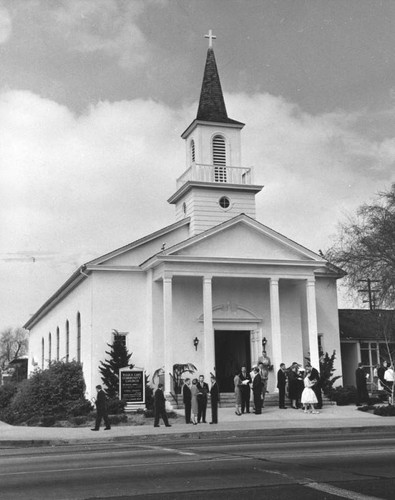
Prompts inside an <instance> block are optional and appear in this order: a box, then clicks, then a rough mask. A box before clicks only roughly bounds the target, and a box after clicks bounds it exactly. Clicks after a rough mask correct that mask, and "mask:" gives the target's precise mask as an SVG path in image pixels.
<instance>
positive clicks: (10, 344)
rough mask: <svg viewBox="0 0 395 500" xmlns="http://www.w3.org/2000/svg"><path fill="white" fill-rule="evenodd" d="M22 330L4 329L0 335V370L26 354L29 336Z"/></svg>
mask: <svg viewBox="0 0 395 500" xmlns="http://www.w3.org/2000/svg"><path fill="white" fill-rule="evenodd" d="M28 335H29V334H28V332H27V330H25V329H24V328H6V329H5V330H3V331H2V332H1V334H0V370H4V369H5V368H7V366H8V364H9V363H10V362H11V361H13V360H14V359H17V358H19V357H20V356H24V355H25V354H27V352H28V346H29V336H28Z"/></svg>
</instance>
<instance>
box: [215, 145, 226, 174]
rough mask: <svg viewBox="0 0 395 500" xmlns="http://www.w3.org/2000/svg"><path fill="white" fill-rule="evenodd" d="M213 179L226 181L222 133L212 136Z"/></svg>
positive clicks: (224, 149) (224, 147)
mask: <svg viewBox="0 0 395 500" xmlns="http://www.w3.org/2000/svg"><path fill="white" fill-rule="evenodd" d="M213 165H215V166H216V167H215V168H214V181H215V182H226V168H225V167H226V143H225V138H224V137H223V136H222V135H215V136H214V137H213Z"/></svg>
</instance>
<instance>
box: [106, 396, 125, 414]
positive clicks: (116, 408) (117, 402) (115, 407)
mask: <svg viewBox="0 0 395 500" xmlns="http://www.w3.org/2000/svg"><path fill="white" fill-rule="evenodd" d="M125 406H126V401H124V400H123V399H119V398H116V397H115V398H110V399H108V400H107V412H108V413H109V414H111V415H119V414H120V413H124V411H125Z"/></svg>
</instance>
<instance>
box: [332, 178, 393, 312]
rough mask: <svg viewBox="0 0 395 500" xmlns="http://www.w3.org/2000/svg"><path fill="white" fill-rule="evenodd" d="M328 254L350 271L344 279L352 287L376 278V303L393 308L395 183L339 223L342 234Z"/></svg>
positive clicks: (333, 261) (355, 287)
mask: <svg viewBox="0 0 395 500" xmlns="http://www.w3.org/2000/svg"><path fill="white" fill-rule="evenodd" d="M325 257H326V258H327V259H328V260H329V262H331V263H332V264H335V265H336V266H339V267H341V268H342V269H343V270H344V271H346V272H347V276H346V277H345V281H346V283H347V285H348V286H349V287H350V288H351V289H353V290H357V289H358V288H360V287H361V281H362V280H365V281H366V279H367V278H369V279H371V280H374V282H375V285H376V286H375V288H376V289H377V291H376V292H375V302H376V304H377V305H378V306H380V307H382V308H388V309H393V308H394V304H395V184H393V185H392V186H391V189H389V190H388V191H385V192H381V193H379V194H378V196H377V197H376V199H375V200H374V201H373V202H372V203H370V204H364V205H362V206H361V207H360V208H359V209H358V211H357V214H356V216H355V217H353V218H351V217H350V218H349V219H348V220H347V221H346V222H345V223H343V224H342V225H341V226H340V234H339V237H338V239H337V241H336V243H335V244H334V245H333V246H332V247H331V248H330V249H329V250H328V251H327V252H326V253H325Z"/></svg>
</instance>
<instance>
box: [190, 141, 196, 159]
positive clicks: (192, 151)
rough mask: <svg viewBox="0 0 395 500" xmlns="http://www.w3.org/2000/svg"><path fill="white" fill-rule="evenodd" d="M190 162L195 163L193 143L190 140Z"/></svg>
mask: <svg viewBox="0 0 395 500" xmlns="http://www.w3.org/2000/svg"><path fill="white" fill-rule="evenodd" d="M191 161H192V163H195V141H194V140H193V139H192V140H191Z"/></svg>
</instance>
